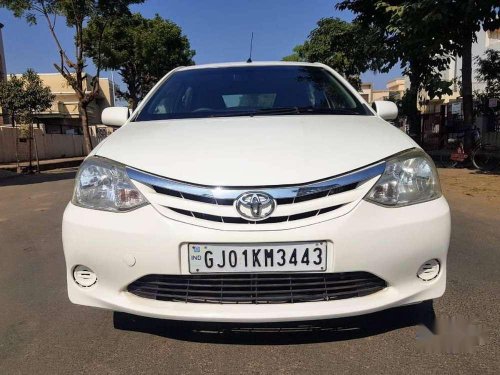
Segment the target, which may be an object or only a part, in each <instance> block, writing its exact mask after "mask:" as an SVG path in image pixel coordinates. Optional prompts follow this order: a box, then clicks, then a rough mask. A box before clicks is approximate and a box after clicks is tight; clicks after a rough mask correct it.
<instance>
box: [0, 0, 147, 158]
mask: <svg viewBox="0 0 500 375" xmlns="http://www.w3.org/2000/svg"><path fill="white" fill-rule="evenodd" d="M142 2H144V0H109V1H102V0H0V7H3V8H7V9H9V10H11V11H12V12H13V14H14V16H15V17H24V18H25V19H26V21H27V22H28V23H29V24H31V25H33V24H36V23H37V22H38V19H39V18H43V19H44V20H45V21H46V23H47V26H48V28H49V31H50V34H51V36H52V38H53V40H54V42H55V43H56V46H57V51H58V54H59V61H58V62H57V63H54V67H55V69H56V70H57V71H58V72H59V73H60V74H61V75H62V76H63V77H64V78H65V79H66V81H67V82H68V84H69V86H71V88H72V89H73V90H75V92H76V95H77V97H78V108H79V112H80V117H81V122H82V130H83V145H84V150H85V152H86V153H89V152H90V151H91V150H92V141H91V138H90V132H89V122H88V112H87V108H88V106H89V104H90V103H91V102H92V101H93V100H94V99H95V98H96V97H97V95H98V94H99V75H100V69H101V64H100V61H99V58H97V59H96V60H95V61H96V64H95V65H96V74H95V75H94V77H93V78H92V79H91V80H90V82H88V77H87V76H86V73H85V68H86V66H87V65H86V63H85V53H86V52H87V50H88V49H89V44H88V41H86V42H84V37H83V34H84V27H85V24H86V23H88V22H90V21H93V22H94V24H95V25H96V26H95V27H96V28H97V29H98V30H99V31H100V33H98V34H97V38H96V39H94V40H92V44H93V45H95V46H97V47H96V48H97V50H100V48H101V47H102V35H103V34H104V32H105V31H106V29H107V28H108V27H110V25H111V24H112V23H113V20H114V19H115V18H116V17H118V16H121V15H123V14H128V13H130V11H129V8H128V7H129V5H130V4H132V3H142ZM58 17H62V18H63V19H64V20H65V22H66V26H68V27H69V28H71V29H72V30H73V32H74V47H75V55H74V56H73V57H72V58H70V55H69V54H68V53H67V52H66V50H65V49H64V48H63V46H62V44H61V41H60V38H59V34H58V33H57V31H56V20H57V19H58Z"/></svg>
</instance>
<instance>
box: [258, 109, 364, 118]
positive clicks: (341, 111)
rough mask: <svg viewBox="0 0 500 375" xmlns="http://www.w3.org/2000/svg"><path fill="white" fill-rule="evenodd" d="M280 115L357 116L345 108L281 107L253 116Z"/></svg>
mask: <svg viewBox="0 0 500 375" xmlns="http://www.w3.org/2000/svg"><path fill="white" fill-rule="evenodd" d="M281 114H297V115H302V114H325V115H359V113H358V112H357V111H354V110H352V109H345V108H335V109H334V108H315V107H281V108H266V109H260V110H257V111H256V112H255V115H256V116H258V115H281Z"/></svg>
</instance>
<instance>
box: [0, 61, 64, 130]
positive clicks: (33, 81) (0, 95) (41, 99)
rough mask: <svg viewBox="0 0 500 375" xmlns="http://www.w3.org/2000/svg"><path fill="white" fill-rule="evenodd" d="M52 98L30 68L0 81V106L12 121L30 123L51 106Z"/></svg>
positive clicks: (47, 89)
mask: <svg viewBox="0 0 500 375" xmlns="http://www.w3.org/2000/svg"><path fill="white" fill-rule="evenodd" d="M54 98H55V95H53V94H52V92H51V91H50V88H49V87H47V86H44V84H43V82H42V80H41V79H40V77H39V76H38V74H36V73H35V71H33V70H32V69H28V70H27V71H26V72H25V73H23V75H22V76H20V77H17V76H15V75H11V76H10V78H9V79H8V80H5V81H1V82H0V106H1V107H2V109H4V110H7V111H8V112H9V114H10V116H11V119H12V120H14V121H18V122H24V123H27V124H31V123H32V122H33V119H34V117H36V115H37V114H39V113H40V112H43V111H45V110H47V109H48V108H50V107H51V105H52V101H53V100H54ZM13 125H14V124H13Z"/></svg>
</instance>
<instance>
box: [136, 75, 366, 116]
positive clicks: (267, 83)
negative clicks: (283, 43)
mask: <svg viewBox="0 0 500 375" xmlns="http://www.w3.org/2000/svg"><path fill="white" fill-rule="evenodd" d="M287 114H339V115H345V114H351V115H371V114H372V113H371V112H370V111H369V110H368V109H367V108H366V106H365V105H364V104H362V103H361V102H360V101H359V100H358V99H357V98H356V97H355V96H354V95H353V94H352V93H351V92H350V91H349V90H348V89H347V88H346V87H345V86H344V85H343V84H342V83H341V82H340V81H338V80H337V79H336V78H335V77H334V76H333V75H332V74H330V72H328V71H327V70H325V69H323V68H321V67H314V66H297V65H290V66H286V65H283V66H281V65H278V66H248V67H247V66H243V67H223V68H203V69H189V70H183V71H179V72H175V73H174V74H172V76H171V77H169V78H168V79H167V80H166V81H165V82H164V83H163V84H162V85H161V86H160V88H158V89H157V90H156V92H155V93H154V94H153V95H152V97H151V98H150V99H149V100H148V102H147V103H146V104H145V105H144V107H143V108H142V110H141V111H140V112H139V114H138V115H137V116H136V118H135V120H134V121H154V120H165V119H182V118H204V117H205V118H206V117H229V116H257V115H287Z"/></svg>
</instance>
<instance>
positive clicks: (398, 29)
mask: <svg viewBox="0 0 500 375" xmlns="http://www.w3.org/2000/svg"><path fill="white" fill-rule="evenodd" d="M418 3H419V1H411V0H344V1H342V2H341V3H339V4H338V5H337V7H338V8H339V9H341V10H345V9H347V10H350V11H352V12H353V13H354V14H355V15H356V17H355V22H357V23H359V24H360V25H362V27H363V28H364V30H365V31H366V32H369V30H377V31H378V32H377V37H378V38H381V39H383V43H382V45H383V46H384V48H386V49H387V50H386V51H385V53H384V56H385V58H386V59H388V61H389V63H388V67H392V66H394V65H396V64H398V63H399V64H400V66H401V68H402V70H403V74H405V75H407V76H408V77H409V79H410V88H409V89H408V90H407V91H406V93H405V99H404V102H405V106H404V108H406V109H407V113H406V115H407V117H408V122H409V124H410V133H412V135H413V136H414V137H415V138H416V139H417V140H420V135H421V134H420V133H421V129H420V116H419V111H418V107H417V105H418V103H419V93H420V92H421V91H422V90H426V91H428V93H429V95H430V97H431V98H432V97H434V96H438V97H440V96H441V95H443V94H451V89H450V86H451V82H443V81H442V79H441V75H440V72H441V71H443V70H445V69H446V68H447V67H448V66H449V63H450V61H451V56H450V53H449V51H450V42H449V41H444V40H443V38H441V37H440V33H441V30H440V29H441V25H440V23H439V22H436V21H435V20H434V19H430V18H429V13H428V9H425V8H423V7H419V6H417V5H418ZM434 3H436V2H435V1H434Z"/></svg>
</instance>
